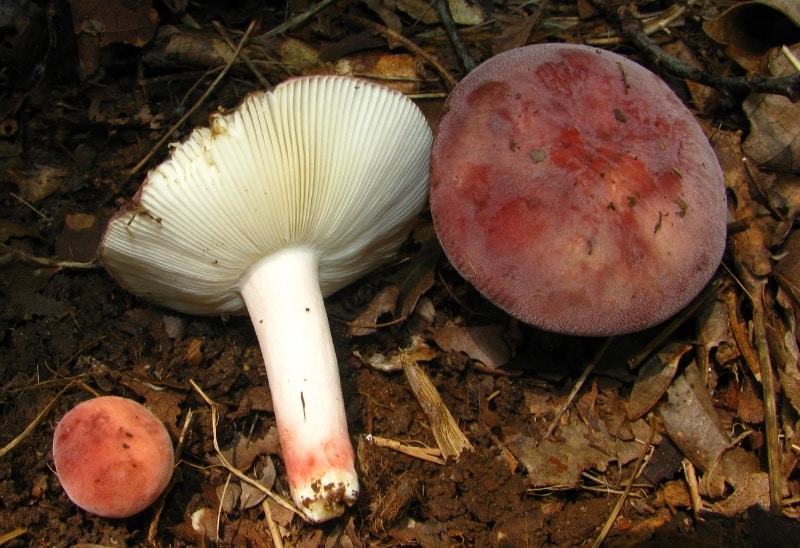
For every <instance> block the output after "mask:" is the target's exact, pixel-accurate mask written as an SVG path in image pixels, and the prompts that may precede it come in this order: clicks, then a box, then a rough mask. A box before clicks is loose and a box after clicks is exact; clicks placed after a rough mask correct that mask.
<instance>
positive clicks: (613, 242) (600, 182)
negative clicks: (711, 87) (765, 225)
mask: <svg viewBox="0 0 800 548" xmlns="http://www.w3.org/2000/svg"><path fill="white" fill-rule="evenodd" d="M430 204H431V213H432V216H433V221H434V226H435V228H436V232H437V234H438V236H439V239H440V241H441V243H442V247H443V248H444V251H445V253H446V254H447V256H448V258H449V259H450V262H451V263H452V264H453V266H454V267H455V268H456V269H457V270H458V271H459V273H460V274H461V275H462V276H464V278H466V279H467V280H468V281H470V282H471V283H472V284H473V285H475V286H476V287H477V288H478V289H479V290H480V291H481V292H482V293H483V294H484V295H485V296H486V297H487V298H488V299H490V300H491V301H493V302H494V303H495V304H497V305H498V306H500V307H501V308H503V309H504V310H506V311H507V312H509V313H510V314H512V315H514V316H516V317H517V318H519V319H521V320H522V321H524V322H526V323H529V324H532V325H535V326H538V327H541V328H543V329H546V330H549V331H554V332H558V333H565V334H574V335H592V336H605V335H614V334H621V333H629V332H633V331H638V330H641V329H644V328H647V327H650V326H653V325H656V324H658V323H660V322H661V321H663V320H665V319H667V318H669V317H670V316H672V315H673V314H675V313H676V312H677V311H679V310H680V309H681V308H683V307H684V306H685V305H686V304H688V303H689V302H690V301H691V300H692V299H693V298H694V297H695V296H696V295H697V294H698V293H699V292H700V290H701V289H702V288H703V286H704V285H705V284H706V283H707V282H708V281H709V279H710V278H711V276H712V275H713V273H714V271H715V270H716V268H717V266H718V265H719V263H720V260H721V258H722V253H723V251H724V247H725V236H726V221H727V206H726V197H725V180H724V176H723V173H722V170H721V168H720V166H719V163H718V161H717V158H716V156H715V154H714V151H713V149H712V148H711V146H710V144H709V142H708V140H707V138H706V136H705V135H704V133H703V131H702V130H701V128H700V127H699V125H698V124H697V122H696V121H695V119H694V117H693V116H692V114H691V113H690V112H689V110H688V109H687V108H686V107H685V106H684V105H683V103H681V101H680V99H678V97H677V96H676V95H675V94H674V93H673V92H672V90H671V89H670V88H669V87H668V86H667V85H666V84H665V83H664V82H663V81H662V80H661V79H660V78H659V77H657V76H656V75H655V74H653V73H651V72H650V71H648V70H647V69H645V68H643V67H642V66H640V65H638V64H636V63H634V62H633V61H630V60H629V59H626V58H625V57H622V56H619V55H617V54H614V53H610V52H607V51H603V50H599V49H596V48H592V47H586V46H580V45H566V44H545V45H535V46H527V47H523V48H519V49H515V50H511V51H508V52H505V53H503V54H500V55H498V56H496V57H493V58H491V59H489V60H488V61H486V62H485V63H483V64H481V65H480V66H478V67H477V68H476V69H475V70H473V71H472V72H471V73H470V74H469V75H467V76H466V77H465V78H464V80H462V81H461V82H460V83H459V85H458V86H457V87H456V88H455V89H454V90H453V92H452V94H451V95H450V97H449V98H448V100H447V102H446V103H445V107H444V111H443V114H442V117H441V119H440V121H439V125H438V128H437V130H436V135H435V138H434V143H433V151H432V157H431V190H430Z"/></svg>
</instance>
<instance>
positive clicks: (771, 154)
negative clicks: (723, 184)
mask: <svg viewBox="0 0 800 548" xmlns="http://www.w3.org/2000/svg"><path fill="white" fill-rule="evenodd" d="M798 32H800V29H798ZM790 51H791V53H792V54H793V55H794V56H795V57H798V56H800V44H797V45H795V46H793V47H791V48H790ZM796 71H797V68H795V67H794V66H793V65H792V64H791V63H790V61H789V60H788V59H787V58H786V56H785V55H781V53H780V52H775V53H773V55H772V56H771V59H770V60H769V74H770V75H771V76H788V75H790V74H793V73H795V72H796ZM742 110H744V113H745V114H746V115H747V118H748V120H750V133H749V134H748V136H747V138H746V139H745V141H744V144H743V145H742V150H743V151H744V152H745V154H747V155H748V156H749V157H750V158H752V159H753V161H754V162H755V163H757V164H758V165H761V166H764V167H766V168H769V169H771V170H774V171H791V172H800V104H798V103H792V102H791V101H790V100H789V99H788V98H786V97H781V96H779V95H765V94H761V93H752V94H750V96H748V97H747V98H746V99H745V100H744V102H743V103H742Z"/></svg>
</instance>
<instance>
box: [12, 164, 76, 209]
mask: <svg viewBox="0 0 800 548" xmlns="http://www.w3.org/2000/svg"><path fill="white" fill-rule="evenodd" d="M67 175H69V171H68V170H67V169H66V168H63V167H51V166H40V165H32V166H30V167H27V168H21V167H20V168H15V167H12V168H9V169H6V170H5V171H4V172H2V173H0V183H10V184H12V185H15V186H16V187H17V189H18V190H19V193H20V196H22V199H23V200H25V201H26V202H30V203H32V204H35V203H36V202H38V201H40V200H43V199H45V198H47V197H48V196H50V195H51V194H52V193H53V192H56V191H58V190H61V189H63V188H64V187H65V180H66V177H67Z"/></svg>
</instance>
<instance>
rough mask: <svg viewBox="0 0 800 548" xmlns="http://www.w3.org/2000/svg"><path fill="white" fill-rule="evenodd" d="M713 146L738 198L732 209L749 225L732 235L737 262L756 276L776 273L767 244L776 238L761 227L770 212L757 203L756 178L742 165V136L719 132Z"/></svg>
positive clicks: (732, 244) (734, 217)
mask: <svg viewBox="0 0 800 548" xmlns="http://www.w3.org/2000/svg"><path fill="white" fill-rule="evenodd" d="M712 144H713V145H714V151H715V152H716V153H717V158H719V162H720V165H721V166H722V171H723V172H724V173H725V180H726V182H727V185H728V188H729V189H730V191H731V192H732V193H733V197H734V199H733V200H729V201H728V204H729V205H728V208H729V209H730V210H731V214H732V216H733V219H734V220H735V221H739V222H741V223H744V224H745V228H744V229H743V230H740V231H738V232H735V233H733V234H731V235H730V236H729V238H728V242H729V251H730V253H732V254H733V256H734V257H735V258H736V260H737V263H741V264H742V265H744V266H745V267H746V268H747V270H748V271H750V272H751V273H752V274H753V275H755V276H766V275H768V274H769V273H770V272H771V270H772V258H771V257H770V253H769V250H768V249H767V242H770V243H771V239H772V236H771V234H770V232H769V231H768V230H767V229H766V228H765V227H763V226H762V225H761V220H762V219H763V218H764V215H765V214H766V213H767V212H766V211H765V209H764V208H763V207H761V206H760V205H759V202H758V201H757V200H756V196H755V194H756V193H755V192H754V189H751V184H750V183H751V181H752V177H751V175H750V173H749V172H748V169H747V166H746V165H745V163H744V162H742V150H741V133H740V132H730V131H719V132H717V133H716V134H715V135H714V138H713V139H712Z"/></svg>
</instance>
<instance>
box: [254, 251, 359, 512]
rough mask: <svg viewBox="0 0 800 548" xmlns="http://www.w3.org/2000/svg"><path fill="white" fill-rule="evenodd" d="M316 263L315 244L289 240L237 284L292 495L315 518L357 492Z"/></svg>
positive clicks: (342, 506)
mask: <svg viewBox="0 0 800 548" xmlns="http://www.w3.org/2000/svg"><path fill="white" fill-rule="evenodd" d="M318 264H319V258H318V256H317V253H316V252H315V251H314V250H313V249H310V248H307V247H294V248H288V249H285V250H282V251H279V252H277V253H274V254H272V255H270V256H269V257H267V258H265V259H263V260H261V261H260V262H258V263H256V264H255V265H254V266H253V267H251V268H250V270H248V272H247V274H246V275H245V276H244V278H243V280H242V286H241V293H242V297H243V298H244V302H245V304H246V305H247V310H248V312H249V313H250V319H251V320H252V322H253V327H254V328H255V332H256V335H257V336H258V342H259V345H260V346H261V353H262V354H263V356H264V362H265V364H266V367H267V378H268V380H269V387H270V392H271V394H272V404H273V407H274V409H275V420H276V422H277V424H278V433H279V436H280V441H281V452H282V454H283V460H284V463H285V465H286V474H287V477H288V479H289V487H290V489H291V491H292V497H293V498H294V500H295V503H296V504H297V505H298V507H299V508H300V509H301V510H302V511H303V512H304V513H305V514H306V516H307V517H308V518H309V519H310V520H312V521H315V522H320V521H325V520H327V519H331V518H334V517H338V516H340V515H341V514H342V512H344V509H345V505H350V504H352V503H353V502H354V501H355V499H356V497H357V496H358V478H357V476H356V472H355V466H354V462H355V455H354V452H353V446H352V443H351V442H350V436H349V434H348V432H347V419H346V417H345V410H344V401H343V398H342V387H341V383H340V381H339V365H338V362H337V360H336V352H335V350H334V347H333V340H332V338H331V331H330V327H329V326H328V317H327V315H326V313H325V303H324V302H323V300H322V294H321V293H320V289H319V275H318Z"/></svg>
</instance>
